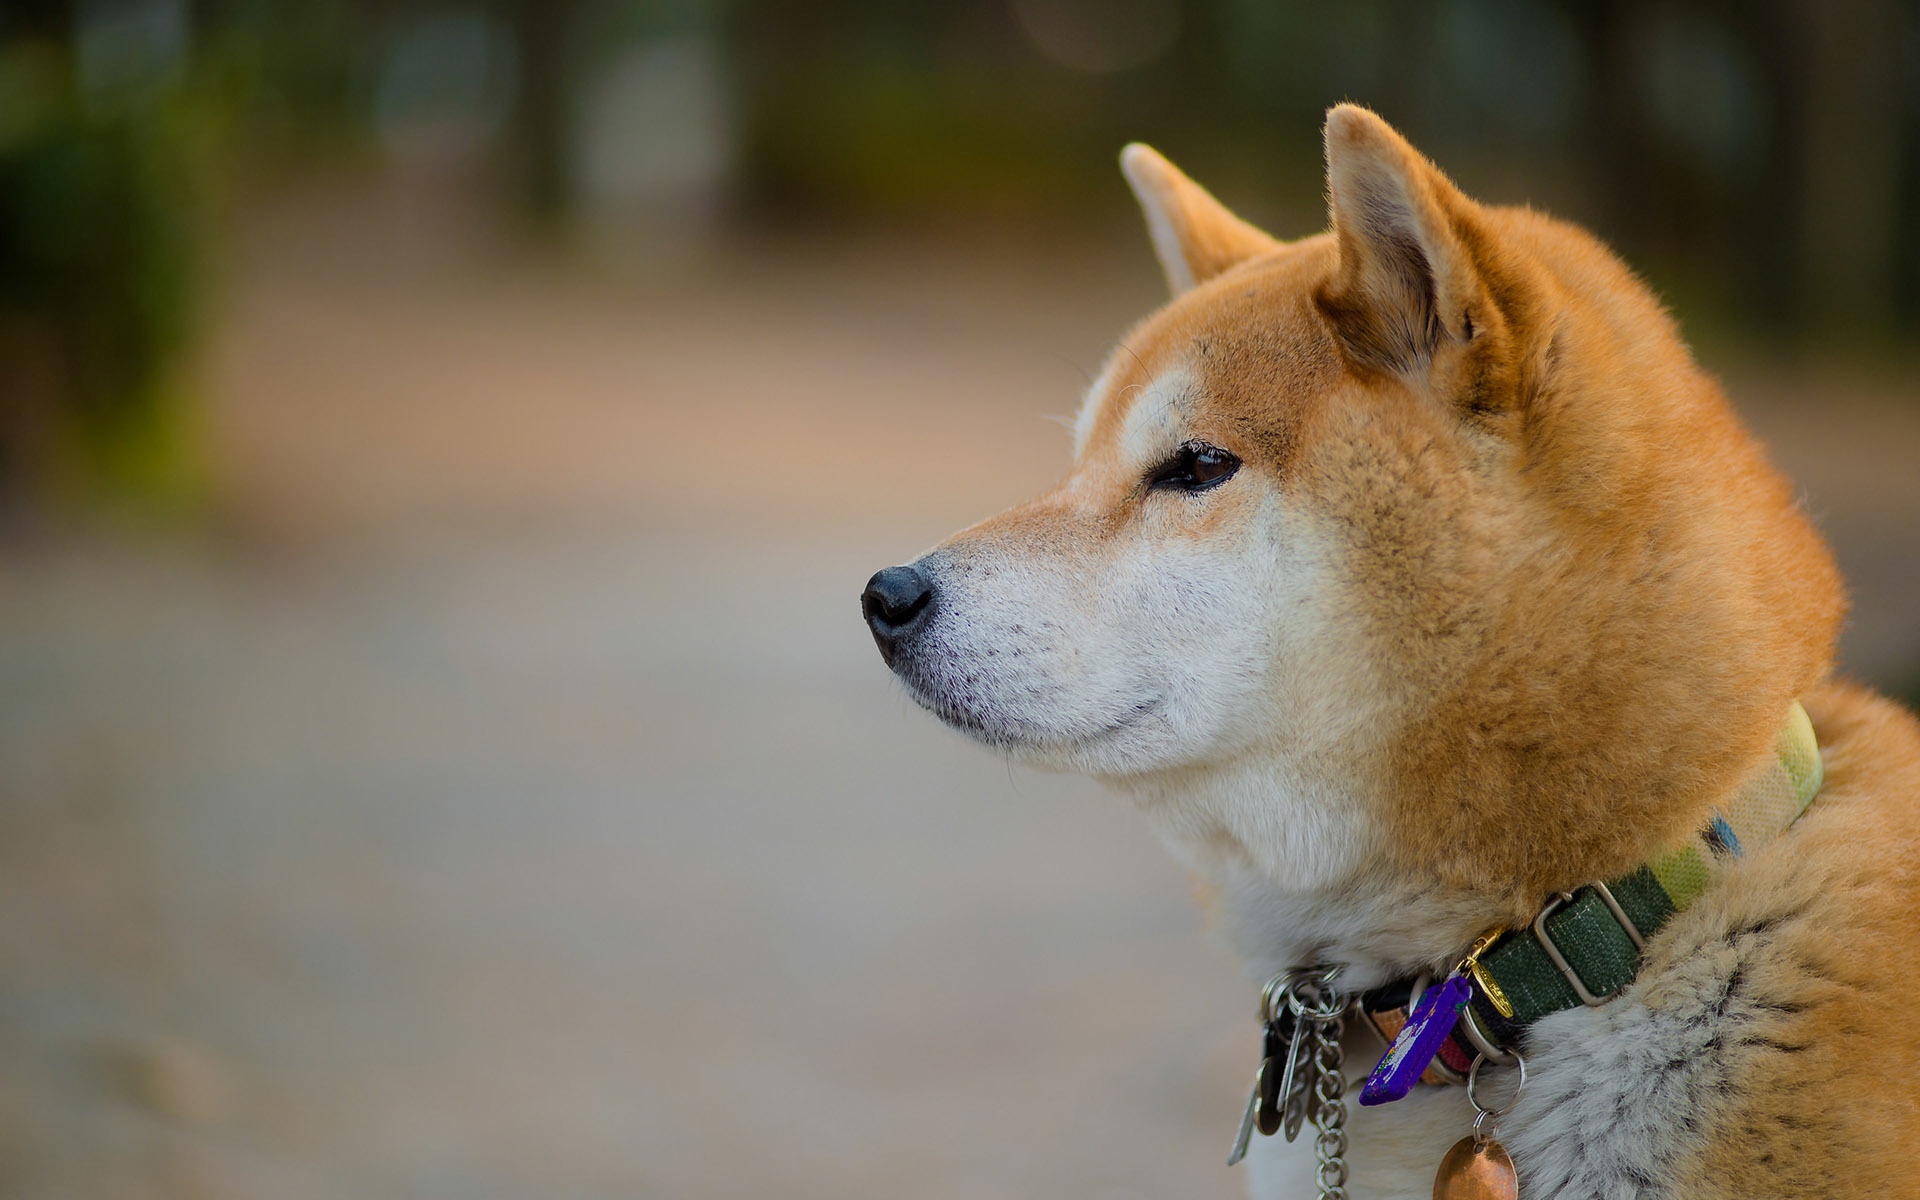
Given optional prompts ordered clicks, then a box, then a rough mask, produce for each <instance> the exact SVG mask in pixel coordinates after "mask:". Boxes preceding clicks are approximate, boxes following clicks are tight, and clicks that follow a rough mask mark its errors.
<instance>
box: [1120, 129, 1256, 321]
mask: <svg viewBox="0 0 1920 1200" xmlns="http://www.w3.org/2000/svg"><path fill="white" fill-rule="evenodd" d="M1120 172H1121V174H1123V175H1125V176H1126V177H1127V184H1128V185H1129V186H1130V187H1132V188H1133V195H1134V198H1135V199H1136V200H1138V201H1140V211H1141V212H1143V213H1145V214H1146V217H1147V233H1148V234H1149V235H1150V236H1151V237H1152V238H1153V252H1154V254H1155V255H1157V256H1158V257H1159V259H1160V268H1161V270H1163V271H1165V272H1166V275H1167V286H1168V287H1170V288H1172V289H1173V294H1174V295H1176V296H1178V295H1179V294H1180V293H1182V292H1184V291H1186V290H1187V289H1188V288H1191V287H1193V286H1194V285H1195V284H1199V283H1205V282H1206V281H1207V280H1209V279H1211V278H1213V277H1214V276H1215V275H1218V274H1219V273H1220V272H1222V271H1224V270H1226V269H1227V268H1228V267H1231V266H1234V265H1235V264H1237V263H1241V262H1245V261H1246V260H1247V259H1249V258H1252V257H1254V256H1255V255H1257V254H1264V253H1266V252H1267V251H1269V250H1275V249H1278V248H1279V246H1280V242H1279V241H1278V240H1277V239H1276V238H1273V237H1271V236H1269V235H1267V234H1265V233H1262V232H1261V231H1260V230H1258V229H1255V228H1254V227H1253V226H1251V225H1249V224H1247V223H1246V222H1245V221H1242V220H1241V219H1240V218H1239V217H1236V216H1234V215H1233V214H1232V213H1231V212H1229V211H1227V207H1226V205H1224V204H1222V203H1220V202H1219V201H1218V200H1215V199H1214V198H1213V196H1212V195H1211V194H1209V193H1208V191H1207V189H1205V188H1203V187H1201V186H1200V185H1199V184H1197V183H1195V182H1194V181H1193V180H1191V179H1188V178H1187V177H1186V176H1185V175H1183V174H1181V172H1180V168H1178V167H1176V166H1174V165H1173V164H1172V163H1170V162H1168V161H1167V160H1166V159H1164V158H1162V157H1161V156H1160V154H1159V152H1158V151H1156V150H1154V149H1153V147H1151V146H1146V145H1142V144H1141V143H1139V142H1134V143H1133V144H1131V145H1129V146H1128V147H1127V148H1126V149H1125V150H1122V151H1121V152H1120Z"/></svg>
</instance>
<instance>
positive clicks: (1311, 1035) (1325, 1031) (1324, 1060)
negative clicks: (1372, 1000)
mask: <svg viewBox="0 0 1920 1200" xmlns="http://www.w3.org/2000/svg"><path fill="white" fill-rule="evenodd" d="M1336 973H1337V969H1336V968H1328V969H1325V970H1322V971H1317V972H1314V973H1312V974H1305V973H1303V974H1302V975H1300V976H1297V977H1295V978H1294V979H1293V980H1291V981H1290V983H1289V986H1287V987H1286V989H1285V990H1286V996H1287V1007H1288V1008H1289V1009H1291V1010H1292V1012H1293V1015H1294V1019H1295V1021H1296V1022H1297V1024H1296V1026H1295V1032H1294V1036H1295V1037H1297V1038H1306V1039H1308V1042H1307V1045H1306V1046H1305V1047H1303V1048H1304V1049H1305V1050H1306V1051H1307V1054H1308V1056H1309V1058H1308V1062H1309V1074H1310V1076H1311V1079H1312V1084H1311V1092H1310V1094H1309V1099H1310V1101H1311V1104H1312V1112H1311V1114H1310V1117H1311V1120H1312V1121H1313V1127H1314V1129H1315V1130H1317V1131H1318V1132H1317V1135H1316V1136H1315V1138H1314V1147H1313V1149H1314V1154H1315V1156H1316V1157H1317V1158H1318V1159H1319V1160H1320V1165H1319V1168H1318V1170H1317V1171H1316V1173H1315V1178H1316V1179H1317V1181H1318V1182H1319V1185H1320V1200H1347V1129H1346V1125H1347V1102H1346V1089H1347V1078H1346V1074H1345V1072H1344V1071H1343V1070H1342V1069H1341V1068H1342V1055H1341V1053H1340V1035H1341V1033H1342V1032H1343V1031H1344V1030H1345V1028H1346V1020H1345V1018H1344V1014H1345V1013H1346V1011H1347V998H1346V997H1345V996H1343V995H1341V994H1340V993H1338V992H1336V991H1334V990H1333V987H1332V984H1333V977H1334V975H1335V974H1336Z"/></svg>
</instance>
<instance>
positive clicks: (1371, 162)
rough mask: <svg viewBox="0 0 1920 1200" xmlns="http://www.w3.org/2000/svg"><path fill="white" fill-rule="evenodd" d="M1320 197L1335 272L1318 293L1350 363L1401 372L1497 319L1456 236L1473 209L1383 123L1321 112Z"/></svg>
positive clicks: (1350, 111)
mask: <svg viewBox="0 0 1920 1200" xmlns="http://www.w3.org/2000/svg"><path fill="white" fill-rule="evenodd" d="M1326 140H1327V196H1328V207H1329V208H1330V209H1331V214H1332V220H1333V233H1334V239H1335V242H1336V244H1337V245H1338V247H1339V264H1338V266H1337V267H1336V268H1335V270H1334V275H1333V278H1332V279H1331V280H1330V281H1329V282H1328V284H1327V285H1326V287H1325V288H1324V289H1323V290H1322V293H1321V297H1320V299H1321V304H1322V307H1323V309H1325V311H1326V312H1327V313H1328V315H1329V316H1331V317H1332V318H1333V321H1334V324H1335V326H1336V327H1337V328H1338V329H1339V330H1340V332H1341V335H1342V337H1343V338H1344V339H1345V341H1346V342H1347V345H1348V348H1349V350H1350V351H1352V352H1353V353H1354V354H1355V356H1356V357H1358V358H1359V359H1361V360H1362V361H1365V362H1368V363H1370V364H1371V365H1374V366H1376V367H1380V368H1383V369H1387V370H1395V371H1405V370H1409V369H1413V368H1415V367H1416V366H1418V365H1419V364H1422V363H1427V362H1430V361H1431V358H1432V355H1433V354H1434V352H1435V351H1436V350H1437V349H1438V348H1439V346H1440V345H1441V344H1442V342H1443V341H1446V340H1449V339H1450V340H1453V341H1456V342H1462V343H1464V342H1470V341H1472V340H1473V339H1474V337H1475V335H1476V333H1477V332H1480V331H1482V330H1485V329H1486V328H1487V326H1488V324H1489V322H1490V321H1494V320H1497V319H1498V315H1497V314H1495V313H1492V312H1490V311H1489V310H1490V307H1491V306H1490V305H1489V304H1487V302H1486V300H1485V294H1486V293H1485V287H1484V285H1483V284H1482V282H1481V279H1480V276H1479V273H1478V271H1477V269H1476V267H1475V264H1474V262H1473V259H1472V256H1471V254H1470V249H1469V245H1468V243H1467V242H1466V241H1465V240H1464V239H1463V234H1466V233H1468V232H1469V225H1470V222H1471V220H1472V213H1473V211H1474V210H1475V209H1476V208H1477V206H1476V205H1475V204H1474V203H1473V201H1471V200H1469V199H1467V198H1466V197H1465V196H1464V195H1462V194H1461V193H1460V191H1459V189H1458V188H1456V187H1454V186H1453V183H1452V182H1451V181H1450V180H1448V179H1447V177H1446V176H1445V175H1443V174H1441V173H1440V169H1439V168H1438V167H1435V166H1434V165H1433V164H1432V163H1430V162H1428V161H1427V160H1426V159H1425V158H1424V157H1422V156H1421V154H1420V152H1419V151H1417V150H1415V149H1414V148H1413V147H1412V146H1410V145H1408V144H1407V141H1406V139H1405V138H1402V137H1401V136H1400V135H1399V134H1398V133H1396V132H1394V130H1393V127H1392V126H1390V125H1388V124H1387V123H1386V122H1385V121H1383V120H1381V119H1380V118H1379V117H1377V116H1375V115H1374V114H1373V113H1371V112H1368V111H1367V110H1366V109H1364V108H1361V107H1359V106H1358V105H1354V104H1341V105H1336V106H1335V107H1334V108H1333V109H1331V110H1330V111H1329V112H1328V113H1327V127H1326Z"/></svg>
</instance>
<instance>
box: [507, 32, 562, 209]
mask: <svg viewBox="0 0 1920 1200" xmlns="http://www.w3.org/2000/svg"><path fill="white" fill-rule="evenodd" d="M579 8H580V4H579V0H508V3H507V6H506V12H507V20H508V22H509V24H510V25H511V26H512V28H513V34H514V43H515V47H516V48H517V49H518V51H519V54H520V98H519V105H518V109H517V123H518V129H517V133H518V137H517V139H516V140H517V150H518V154H517V163H516V166H517V174H518V177H519V179H518V182H519V194H520V198H521V202H522V204H524V205H525V208H526V211H527V213H528V215H529V216H531V217H532V218H533V219H534V221H535V222H537V223H539V224H541V225H545V226H557V225H559V224H561V223H562V222H564V221H565V220H566V218H567V217H568V216H569V215H570V214H571V213H572V211H573V201H574V195H573V117H574V113H573V91H572V88H571V87H570V86H569V85H570V82H571V79H572V76H573V72H572V71H571V70H570V67H571V66H572V63H571V57H572V54H571V51H572V48H573V47H572V37H571V34H572V32H573V28H574V18H575V16H576V15H577V13H578V12H579Z"/></svg>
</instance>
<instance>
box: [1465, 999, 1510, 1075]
mask: <svg viewBox="0 0 1920 1200" xmlns="http://www.w3.org/2000/svg"><path fill="white" fill-rule="evenodd" d="M1460 1017H1461V1021H1460V1027H1461V1028H1462V1029H1464V1030H1466V1032H1467V1040H1468V1041H1470V1042H1472V1043H1473V1048H1474V1049H1475V1050H1477V1051H1479V1052H1480V1054H1481V1055H1482V1056H1484V1057H1486V1058H1488V1059H1491V1060H1492V1061H1493V1062H1494V1063H1496V1064H1498V1065H1499V1066H1503V1067H1505V1066H1511V1065H1512V1063H1513V1060H1514V1059H1516V1058H1518V1057H1519V1055H1518V1053H1516V1052H1514V1051H1510V1050H1506V1049H1503V1048H1502V1047H1501V1045H1500V1043H1499V1042H1497V1041H1495V1040H1494V1038H1493V1034H1491V1033H1489V1032H1488V1031H1487V1029H1486V1027H1485V1026H1484V1025H1482V1024H1480V1014H1479V1013H1477V1012H1475V1011H1474V1008H1473V1005H1471V1004H1469V1005H1467V1007H1466V1010H1465V1011H1464V1012H1462V1013H1461V1014H1460Z"/></svg>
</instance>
